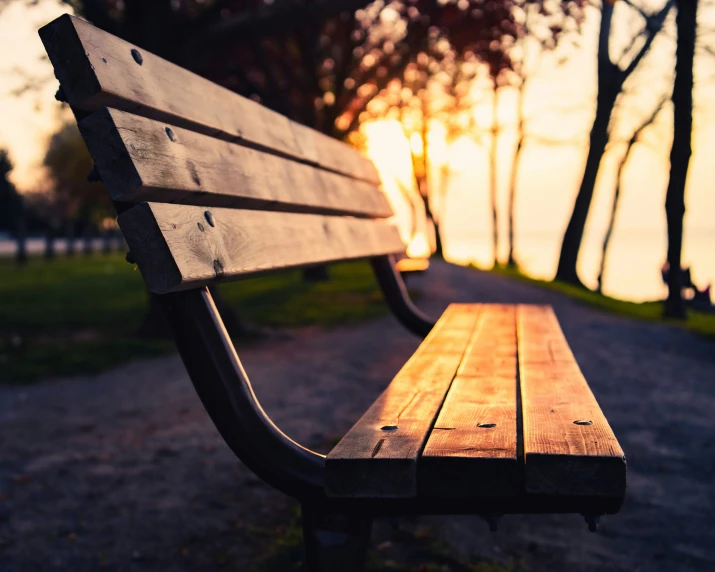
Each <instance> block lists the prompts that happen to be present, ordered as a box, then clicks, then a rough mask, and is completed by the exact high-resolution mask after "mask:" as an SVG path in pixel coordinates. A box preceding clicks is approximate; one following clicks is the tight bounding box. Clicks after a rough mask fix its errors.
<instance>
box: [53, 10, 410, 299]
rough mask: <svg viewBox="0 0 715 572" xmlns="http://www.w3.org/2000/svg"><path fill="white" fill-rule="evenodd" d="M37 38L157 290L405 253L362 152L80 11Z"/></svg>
mask: <svg viewBox="0 0 715 572" xmlns="http://www.w3.org/2000/svg"><path fill="white" fill-rule="evenodd" d="M40 37H41V38H42V41H43V43H44V45H45V49H46V50H47V53H48V55H49V58H50V61H51V62H52V65H53V66H54V69H55V74H56V76H57V78H58V79H59V81H60V90H61V93H60V95H61V97H62V98H63V99H64V100H65V101H67V102H68V103H69V104H70V105H71V107H72V109H73V111H74V112H75V115H76V116H77V118H78V125H79V129H80V132H81V133H82V136H83V138H84V140H85V142H86V144H87V147H88V149H89V151H90V154H91V155H92V158H93V159H94V161H95V166H96V169H97V171H98V174H99V176H100V177H101V179H102V181H103V183H104V184H105V186H106V187H107V189H108V191H109V193H110V195H111V197H112V199H113V200H114V201H115V204H117V205H118V207H119V209H118V210H120V211H122V212H121V214H120V216H119V225H120V228H121V229H122V231H123V233H124V235H125V238H126V240H127V243H128V244H129V247H130V249H131V252H132V255H133V256H134V258H135V260H136V262H137V265H138V266H139V269H140V270H141V272H142V275H143V276H144V279H145V281H146V283H147V286H148V287H149V290H150V291H152V292H155V293H166V292H172V291H177V290H185V289H189V288H196V287H201V286H205V285H207V284H210V283H212V282H214V281H216V280H226V279H231V278H238V277H241V276H245V275H248V274H255V273H259V272H265V271H270V270H277V269H285V268H294V267H300V266H308V265H313V264H321V263H326V262H333V261H338V260H348V259H355V258H367V257H376V256H384V255H390V254H396V253H399V252H402V251H404V248H405V247H404V244H403V243H402V240H401V239H400V236H399V233H398V231H397V229H396V228H395V226H394V225H393V224H391V223H390V222H388V221H386V220H383V219H386V218H388V217H391V216H392V214H393V213H392V211H391V208H390V206H389V204H388V202H387V199H386V197H385V195H384V193H382V191H381V190H380V188H379V185H380V181H379V178H378V175H377V172H376V170H375V168H374V166H373V165H372V163H371V162H370V161H369V160H368V159H366V158H365V157H363V156H362V155H360V153H358V152H357V151H356V150H355V149H352V148H351V147H349V146H348V145H346V144H344V143H341V142H339V141H337V140H334V139H331V138H330V137H327V136H326V135H323V134H321V133H319V132H317V131H314V130H312V129H309V128H307V127H305V126H303V125H300V124H298V123H295V122H292V121H290V120H289V119H287V118H285V117H283V116H282V115H279V114H277V113H275V112H273V111H270V110H269V109H267V108H265V107H263V106H261V105H259V104H258V103H256V102H254V101H251V100H250V99H246V98H244V97H241V96H239V95H237V94H235V93H233V92H231V91H229V90H227V89H224V88H222V87H220V86H218V85H216V84H214V83H212V82H210V81H208V80H206V79H203V78H201V77H199V76H197V75H195V74H193V73H191V72H189V71H187V70H185V69H183V68H181V67H179V66H176V65H174V64H172V63H170V62H167V61H165V60H163V59H161V58H159V57H157V56H155V55H153V54H150V53H148V52H146V51H144V50H142V49H141V48H138V47H136V46H133V45H132V44H130V43H128V42H125V41H123V40H121V39H119V38H117V37H115V36H112V35H111V34H108V33H106V32H103V31H102V30H99V29H98V28H96V27H94V26H92V25H91V24H89V23H88V22H86V21H84V20H82V19H80V18H76V17H72V16H68V15H65V16H62V17H60V18H58V19H57V20H55V21H53V22H51V23H50V24H48V25H47V26H45V27H43V28H42V29H41V30H40ZM132 203H141V204H136V205H133V206H132ZM269 211H271V212H269Z"/></svg>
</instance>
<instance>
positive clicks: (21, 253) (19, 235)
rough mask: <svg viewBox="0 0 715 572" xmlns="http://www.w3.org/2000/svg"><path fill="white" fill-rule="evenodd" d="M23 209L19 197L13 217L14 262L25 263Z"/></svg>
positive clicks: (25, 243) (25, 244) (25, 233)
mask: <svg viewBox="0 0 715 572" xmlns="http://www.w3.org/2000/svg"><path fill="white" fill-rule="evenodd" d="M26 216H27V215H26V211H25V201H24V200H23V199H20V202H19V205H18V210H17V215H16V217H15V242H16V244H17V249H16V250H15V262H16V263H17V264H26V263H27V220H26Z"/></svg>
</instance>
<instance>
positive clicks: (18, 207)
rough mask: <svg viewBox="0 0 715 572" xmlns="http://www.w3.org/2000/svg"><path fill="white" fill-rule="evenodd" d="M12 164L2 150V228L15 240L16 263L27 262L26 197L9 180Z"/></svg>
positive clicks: (0, 206) (0, 180)
mask: <svg viewBox="0 0 715 572" xmlns="http://www.w3.org/2000/svg"><path fill="white" fill-rule="evenodd" d="M10 171H12V162H11V161H10V157H9V156H8V154H7V151H5V150H4V149H0V228H6V229H7V230H8V231H10V234H11V235H12V236H13V237H14V238H15V242H16V244H17V246H16V249H15V262H17V263H18V264H25V263H26V262H27V207H26V204H25V199H24V197H23V196H22V195H21V194H20V193H18V192H17V190H15V185H13V184H12V183H11V182H10V180H9V179H8V175H9V174H10Z"/></svg>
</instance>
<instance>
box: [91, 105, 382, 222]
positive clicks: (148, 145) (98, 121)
mask: <svg viewBox="0 0 715 572" xmlns="http://www.w3.org/2000/svg"><path fill="white" fill-rule="evenodd" d="M78 125H79V128H80V132H81V133H82V136H83V137H84V140H85V142H86V143H87V147H88V148H89V151H90V153H91V155H92V157H93V158H94V161H95V165H96V166H97V170H98V172H99V174H100V176H101V177H102V181H103V182H104V184H105V186H106V187H107V189H108V190H109V193H110V194H111V196H112V198H113V199H114V200H117V201H123V202H145V201H147V202H151V201H153V202H172V203H184V204H200V205H208V206H224V207H240V208H256V209H262V210H265V209H268V210H283V211H298V212H322V213H336V214H350V215H355V216H368V217H389V216H391V215H392V210H391V209H390V205H389V203H388V201H387V198H386V197H385V195H384V194H383V193H382V192H381V191H380V190H379V189H378V188H377V187H375V186H374V185H371V184H370V183H366V182H364V181H358V180H356V179H351V178H349V177H345V176H343V175H339V174H337V173H333V172H332V171H324V170H322V169H317V168H315V167H313V166H310V165H306V164H304V163H298V162H295V161H291V160H289V159H286V158H283V157H279V156H277V155H271V154H269V153H264V152H262V151H258V150H256V149H250V148H248V147H242V146H240V145H236V144H234V143H230V142H227V141H221V140H219V139H214V138H213V137H209V136H207V135H202V134H200V133H195V132H193V131H189V130H187V129H182V128H179V127H169V126H168V125H167V124H166V123H162V122H160V121H154V120H151V119H146V118H144V117H139V116H136V115H132V114H130V113H126V112H124V111H118V110H116V109H102V110H100V111H96V112H94V113H92V114H91V115H89V116H87V117H85V118H84V119H82V120H80V121H79V123H78Z"/></svg>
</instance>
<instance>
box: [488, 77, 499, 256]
mask: <svg viewBox="0 0 715 572" xmlns="http://www.w3.org/2000/svg"><path fill="white" fill-rule="evenodd" d="M493 86H494V98H493V100H492V140H491V143H490V149H489V202H490V205H489V206H490V208H491V211H492V256H493V258H494V266H497V265H498V264H499V260H498V258H497V245H498V241H499V227H498V226H497V137H498V135H499V125H498V123H497V108H498V103H499V98H498V91H497V90H498V89H499V86H498V84H497V81H496V78H494V81H493Z"/></svg>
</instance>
